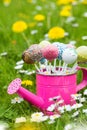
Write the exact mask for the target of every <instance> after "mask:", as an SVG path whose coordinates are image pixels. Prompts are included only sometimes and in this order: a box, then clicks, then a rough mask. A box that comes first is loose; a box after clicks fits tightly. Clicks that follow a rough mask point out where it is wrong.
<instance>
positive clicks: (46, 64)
mask: <svg viewBox="0 0 87 130" xmlns="http://www.w3.org/2000/svg"><path fill="white" fill-rule="evenodd" d="M45 66H46V71H47V72H48V60H46V62H45Z"/></svg>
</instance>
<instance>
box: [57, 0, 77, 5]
mask: <svg viewBox="0 0 87 130" xmlns="http://www.w3.org/2000/svg"><path fill="white" fill-rule="evenodd" d="M74 1H75V0H57V4H58V5H66V4H70V3H73V2H74Z"/></svg>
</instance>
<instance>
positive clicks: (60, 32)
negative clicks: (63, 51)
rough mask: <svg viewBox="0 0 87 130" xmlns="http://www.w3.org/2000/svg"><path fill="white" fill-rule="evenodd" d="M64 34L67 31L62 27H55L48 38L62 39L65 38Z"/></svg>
mask: <svg viewBox="0 0 87 130" xmlns="http://www.w3.org/2000/svg"><path fill="white" fill-rule="evenodd" d="M64 34H65V31H64V29H62V28H61V27H53V28H51V29H50V30H49V32H48V37H49V38H50V39H60V38H63V37H64Z"/></svg>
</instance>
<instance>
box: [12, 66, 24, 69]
mask: <svg viewBox="0 0 87 130" xmlns="http://www.w3.org/2000/svg"><path fill="white" fill-rule="evenodd" d="M22 67H23V65H17V66H15V67H14V69H16V70H18V69H21V68H22Z"/></svg>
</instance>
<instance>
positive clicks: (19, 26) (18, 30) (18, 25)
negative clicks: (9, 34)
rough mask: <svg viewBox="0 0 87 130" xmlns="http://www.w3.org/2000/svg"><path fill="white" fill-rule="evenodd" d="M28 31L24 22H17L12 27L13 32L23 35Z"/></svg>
mask: <svg viewBox="0 0 87 130" xmlns="http://www.w3.org/2000/svg"><path fill="white" fill-rule="evenodd" d="M26 29H27V24H26V23H25V22H24V21H17V22H15V23H14V24H13V25H12V31H13V32H16V33H21V32H23V31H24V30H26Z"/></svg>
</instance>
